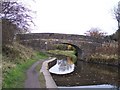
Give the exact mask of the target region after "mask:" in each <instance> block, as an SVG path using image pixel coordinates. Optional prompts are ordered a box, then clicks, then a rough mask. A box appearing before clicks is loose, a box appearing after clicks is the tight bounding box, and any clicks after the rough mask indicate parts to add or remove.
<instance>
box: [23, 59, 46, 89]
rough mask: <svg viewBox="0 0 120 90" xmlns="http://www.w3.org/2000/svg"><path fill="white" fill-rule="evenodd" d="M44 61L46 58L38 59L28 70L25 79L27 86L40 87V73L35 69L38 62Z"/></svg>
mask: <svg viewBox="0 0 120 90" xmlns="http://www.w3.org/2000/svg"><path fill="white" fill-rule="evenodd" d="M43 61H44V60H39V61H37V62H36V63H34V64H33V65H32V66H31V67H30V68H29V69H28V70H27V79H26V80H25V88H40V82H39V73H38V72H37V71H36V70H35V67H36V66H37V65H38V64H40V65H42V63H43Z"/></svg>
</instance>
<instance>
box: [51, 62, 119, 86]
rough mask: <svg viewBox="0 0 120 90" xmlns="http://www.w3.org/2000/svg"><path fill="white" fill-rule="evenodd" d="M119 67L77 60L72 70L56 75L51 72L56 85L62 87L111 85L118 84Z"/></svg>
mask: <svg viewBox="0 0 120 90" xmlns="http://www.w3.org/2000/svg"><path fill="white" fill-rule="evenodd" d="M118 69H119V68H118V67H115V66H108V65H100V64H93V63H87V62H83V61H80V60H77V65H76V66H75V69H74V72H72V73H69V74H65V75H57V74H52V73H51V75H52V77H53V79H54V80H55V82H56V84H57V85H58V86H60V87H61V86H62V87H71V86H72V87H73V86H74V87H77V86H91V85H93V86H94V85H95V86H97V85H112V86H115V87H119V86H120V80H119V72H118V71H119V70H118Z"/></svg>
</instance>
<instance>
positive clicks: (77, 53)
mask: <svg viewBox="0 0 120 90" xmlns="http://www.w3.org/2000/svg"><path fill="white" fill-rule="evenodd" d="M62 44H67V45H71V46H73V47H74V48H75V50H76V53H75V55H76V56H77V58H78V59H82V49H80V48H79V47H78V46H76V45H74V44H71V43H62Z"/></svg>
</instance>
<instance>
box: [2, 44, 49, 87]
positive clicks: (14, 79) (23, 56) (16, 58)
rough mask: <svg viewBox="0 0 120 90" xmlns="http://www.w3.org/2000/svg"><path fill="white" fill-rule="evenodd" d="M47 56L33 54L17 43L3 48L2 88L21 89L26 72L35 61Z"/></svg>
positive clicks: (32, 51)
mask: <svg viewBox="0 0 120 90" xmlns="http://www.w3.org/2000/svg"><path fill="white" fill-rule="evenodd" d="M45 58H47V55H46V54H44V53H40V52H37V53H36V52H35V51H34V50H32V49H30V48H26V47H24V46H22V45H20V44H18V43H14V44H13V45H6V46H4V47H3V86H2V87H3V88H22V87H23V84H24V80H25V78H26V73H25V72H26V70H27V69H28V68H29V67H30V66H31V65H32V64H33V63H34V62H36V61H37V60H40V59H45Z"/></svg>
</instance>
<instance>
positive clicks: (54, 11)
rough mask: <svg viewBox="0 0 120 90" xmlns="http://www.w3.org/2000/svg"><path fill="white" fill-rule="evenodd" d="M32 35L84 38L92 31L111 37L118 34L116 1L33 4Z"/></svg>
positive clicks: (40, 1) (64, 0)
mask: <svg viewBox="0 0 120 90" xmlns="http://www.w3.org/2000/svg"><path fill="white" fill-rule="evenodd" d="M35 1H36V3H34V4H33V3H31V7H32V8H33V9H34V10H36V11H37V16H36V19H35V20H34V21H35V24H36V28H35V29H34V30H33V31H32V32H34V33H66V34H84V33H85V32H86V31H88V30H89V29H90V28H92V27H98V28H100V29H102V31H104V32H107V33H108V34H112V33H114V32H115V31H116V30H117V21H116V20H115V19H114V17H113V12H112V10H113V8H114V7H115V6H116V5H117V3H118V1H119V0H35ZM29 3H30V2H29Z"/></svg>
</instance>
